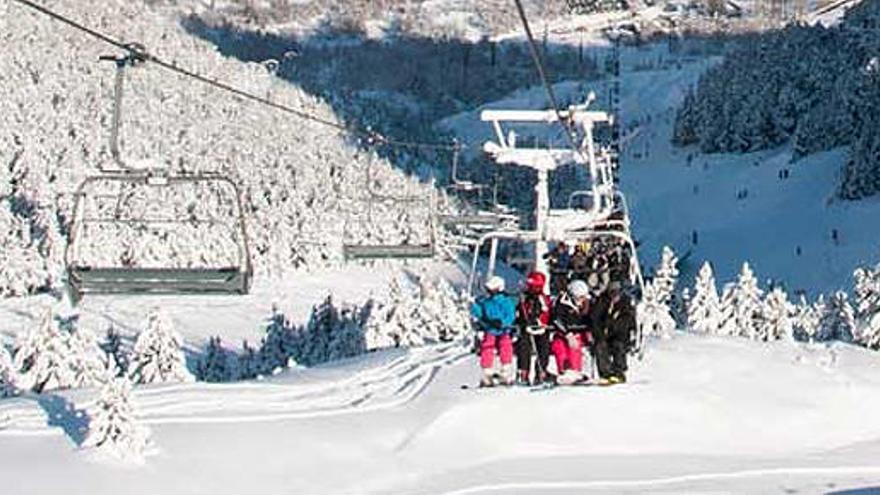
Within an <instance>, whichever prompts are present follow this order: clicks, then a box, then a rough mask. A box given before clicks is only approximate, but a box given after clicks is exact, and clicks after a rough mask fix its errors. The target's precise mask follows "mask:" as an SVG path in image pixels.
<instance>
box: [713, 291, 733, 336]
mask: <svg viewBox="0 0 880 495" xmlns="http://www.w3.org/2000/svg"><path fill="white" fill-rule="evenodd" d="M735 291H736V283H733V282H728V283H726V284H724V288H722V289H721V295H720V296H719V298H718V299H719V307H720V308H721V316H720V318H719V321H720V322H721V324H720V325H719V326H718V330H717V331H716V333H718V334H719V335H729V336H736V335H739V331H738V330H737V327H736V297H734V293H735Z"/></svg>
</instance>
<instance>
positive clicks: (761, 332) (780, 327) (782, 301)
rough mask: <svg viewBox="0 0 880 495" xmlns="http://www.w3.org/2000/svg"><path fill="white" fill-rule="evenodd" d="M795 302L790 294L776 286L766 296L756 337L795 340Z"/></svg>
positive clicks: (767, 339) (760, 338) (770, 339)
mask: <svg viewBox="0 0 880 495" xmlns="http://www.w3.org/2000/svg"><path fill="white" fill-rule="evenodd" d="M795 309H796V308H795V306H794V304H792V303H790V302H789V301H788V294H786V293H785V291H784V290H782V289H781V288H780V287H776V288H774V289H773V290H771V291H770V293H769V294H767V297H766V298H764V303H763V306H762V308H761V319H760V320H759V321H758V323H757V327H756V330H757V331H756V333H755V339H757V340H763V341H772V340H794V321H793V316H794V314H795Z"/></svg>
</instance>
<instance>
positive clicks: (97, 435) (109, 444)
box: [82, 377, 150, 463]
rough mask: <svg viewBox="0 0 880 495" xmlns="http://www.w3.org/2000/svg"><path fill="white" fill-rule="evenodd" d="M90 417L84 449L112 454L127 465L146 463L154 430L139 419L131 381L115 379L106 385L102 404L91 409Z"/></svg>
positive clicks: (102, 395)
mask: <svg viewBox="0 0 880 495" xmlns="http://www.w3.org/2000/svg"><path fill="white" fill-rule="evenodd" d="M89 418H90V420H89V431H88V435H87V436H86V439H85V441H84V442H83V444H82V447H83V448H86V449H89V448H92V449H98V450H100V451H103V452H108V453H110V454H111V455H113V456H114V457H116V458H119V459H121V460H123V461H127V462H133V463H142V462H143V460H144V455H145V454H146V453H147V448H148V447H149V445H150V430H149V429H148V428H147V427H146V426H144V425H142V424H140V422H139V421H138V419H137V414H136V411H135V408H134V406H133V404H132V401H131V382H130V381H129V380H128V379H127V378H125V377H122V378H114V379H112V380H110V381H109V382H107V384H106V385H104V387H103V389H102V390H101V396H100V398H99V399H98V402H97V403H96V404H95V406H94V407H93V408H92V409H91V410H89Z"/></svg>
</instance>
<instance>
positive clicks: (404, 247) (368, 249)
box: [343, 244, 436, 260]
mask: <svg viewBox="0 0 880 495" xmlns="http://www.w3.org/2000/svg"><path fill="white" fill-rule="evenodd" d="M435 253H436V250H435V248H434V245H433V244H398V245H381V244H360V245H358V244H346V245H344V246H343V255H344V256H345V259H348V260H367V259H408V258H416V259H417V258H433V257H434V254H435Z"/></svg>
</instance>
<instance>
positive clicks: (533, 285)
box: [516, 272, 551, 385]
mask: <svg viewBox="0 0 880 495" xmlns="http://www.w3.org/2000/svg"><path fill="white" fill-rule="evenodd" d="M546 283H547V277H546V276H545V275H544V274H543V273H541V272H531V273H529V275H528V276H527V277H526V286H525V290H524V291H523V293H522V295H521V296H520V299H519V304H518V305H517V307H516V324H517V327H518V328H519V340H517V342H516V363H517V368H518V370H519V374H518V375H517V383H518V384H520V385H528V384H529V383H530V380H529V378H530V377H529V371H530V368H531V364H532V355H536V356H537V359H536V361H535V379H534V381H533V382H531V383H534V384H541V383H544V382H545V381H547V380H549V379H550V377H549V375H548V373H547V365H548V364H550V336H549V330H548V328H547V326H548V325H549V324H550V308H551V301H550V296H548V295H546V294H545V293H544V286H545V285H546Z"/></svg>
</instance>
